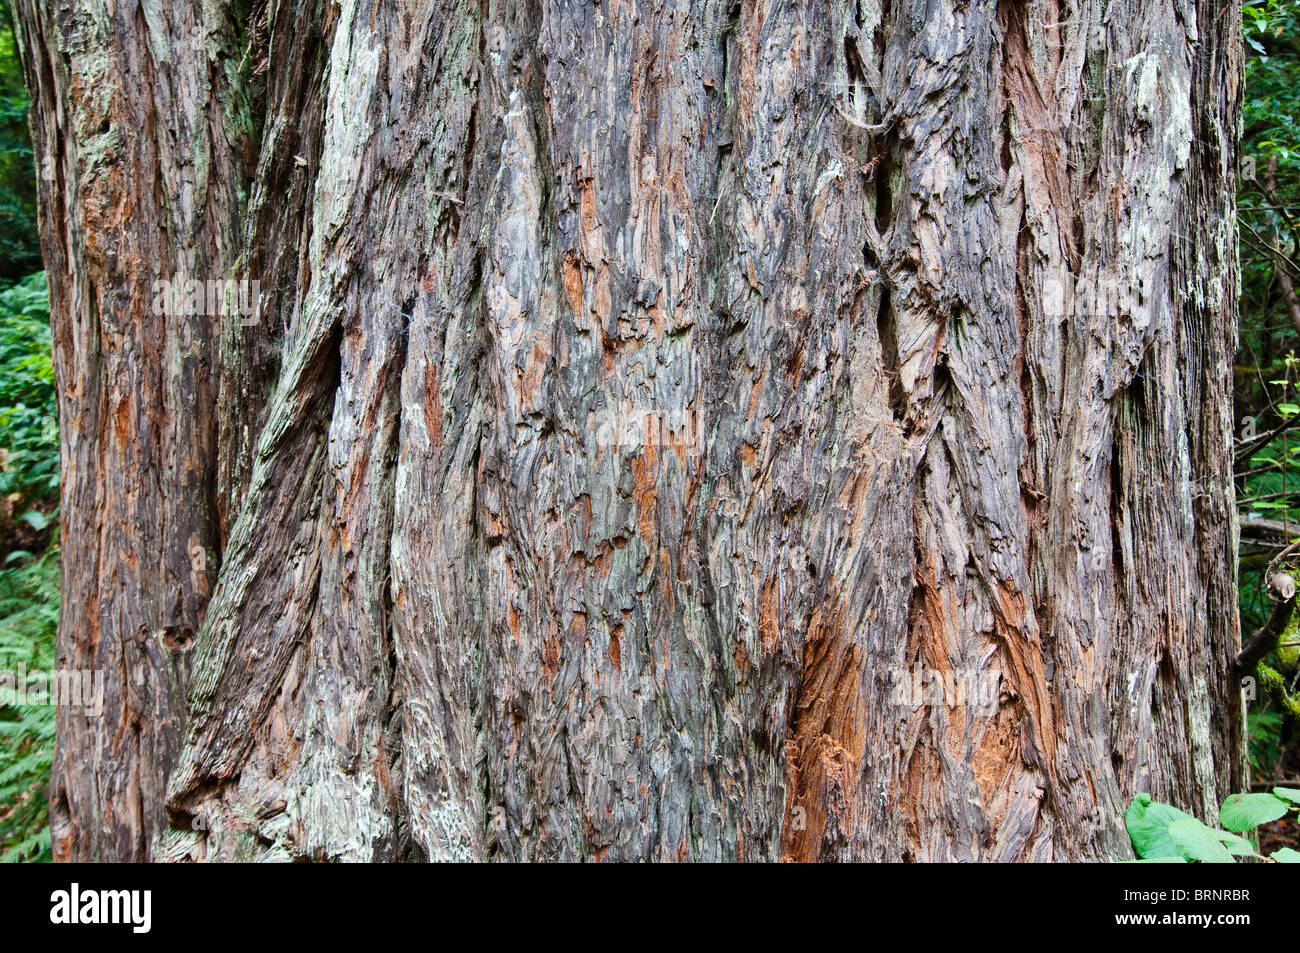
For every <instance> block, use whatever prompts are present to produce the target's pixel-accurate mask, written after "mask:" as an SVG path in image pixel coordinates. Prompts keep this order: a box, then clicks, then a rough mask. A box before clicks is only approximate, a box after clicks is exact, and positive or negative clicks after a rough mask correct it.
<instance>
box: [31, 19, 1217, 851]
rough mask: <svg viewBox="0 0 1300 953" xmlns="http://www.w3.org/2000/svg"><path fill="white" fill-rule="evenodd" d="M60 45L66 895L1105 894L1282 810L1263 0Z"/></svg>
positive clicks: (203, 22)
mask: <svg viewBox="0 0 1300 953" xmlns="http://www.w3.org/2000/svg"><path fill="white" fill-rule="evenodd" d="M17 11H18V22H19V26H20V31H21V36H22V40H23V44H24V46H25V50H26V70H27V74H28V77H29V80H30V83H31V86H32V90H33V100H34V107H33V118H32V124H33V130H34V138H35V142H36V145H37V149H38V154H39V156H40V157H41V158H42V159H43V160H44V165H43V168H44V169H46V170H47V173H48V174H47V175H46V176H45V177H44V178H43V181H42V183H41V199H42V209H43V221H42V235H43V244H44V251H45V256H46V261H47V264H48V267H49V269H50V277H51V287H52V289H53V290H52V295H53V305H54V311H53V313H54V323H55V347H56V363H57V369H58V375H59V385H60V413H61V420H62V425H63V460H64V468H65V469H64V490H63V520H64V536H63V547H64V560H65V568H64V603H63V605H64V614H63V618H62V621H61V627H60V637H59V655H60V660H61V663H62V664H65V665H67V666H68V667H71V668H96V669H102V670H104V672H105V675H106V679H107V684H108V695H109V703H108V704H107V706H106V714H105V716H104V718H103V719H102V720H90V719H88V718H85V717H84V716H78V715H75V714H67V715H64V716H63V717H62V718H61V721H60V725H59V736H58V748H57V755H56V767H55V778H54V785H53V801H52V806H53V816H54V839H55V849H56V854H57V856H58V857H60V858H62V859H91V858H102V859H145V858H158V859H163V858H165V859H182V858H194V859H224V858H257V859H290V858H292V859H341V860H372V859H424V858H427V859H503V860H524V859H529V860H535V859H577V858H593V859H609V860H626V859H702V860H712V859H728V860H738V859H743V860H776V859H794V860H816V859H822V860H841V859H843V860H848V859H917V860H942V859H985V860H994V859H996V860H1015V859H1035V860H1046V859H1096V858H1104V857H1115V856H1121V855H1123V854H1124V853H1125V852H1126V850H1127V838H1126V836H1125V834H1124V832H1123V828H1122V813H1123V809H1124V806H1125V804H1126V803H1127V800H1128V799H1129V798H1130V797H1131V796H1132V795H1133V794H1134V793H1136V792H1138V791H1142V790H1145V791H1149V792H1151V793H1152V794H1153V795H1154V796H1156V797H1157V798H1159V799H1161V800H1165V801H1170V802H1173V803H1177V804H1179V805H1180V806H1182V807H1184V808H1187V809H1189V810H1192V811H1194V812H1195V813H1197V814H1198V815H1202V816H1211V817H1212V815H1213V814H1214V811H1215V804H1217V802H1218V801H1219V800H1220V799H1221V797H1222V796H1223V795H1224V794H1225V793H1227V792H1228V791H1229V790H1230V789H1231V788H1232V787H1233V785H1234V784H1235V783H1236V781H1237V780H1238V778H1237V775H1238V772H1239V764H1240V755H1241V728H1240V719H1241V704H1240V691H1239V686H1237V684H1236V682H1235V678H1234V674H1233V659H1234V657H1235V654H1236V651H1237V649H1238V648H1239V636H1238V630H1237V616H1236V599H1235V555H1234V553H1235V540H1234V536H1235V524H1234V520H1235V516H1234V508H1233V506H1232V505H1231V500H1232V496H1231V495H1232V492H1233V491H1232V480H1231V438H1232V434H1231V407H1230V402H1231V389H1230V383H1231V378H1230V372H1231V371H1230V360H1229V359H1230V356H1231V353H1232V349H1233V339H1234V333H1235V331H1234V313H1235V312H1234V308H1235V290H1236V264H1235V261H1236V246H1235V229H1234V216H1235V208H1234V200H1233V196H1232V182H1233V170H1234V165H1235V161H1236V156H1235V135H1236V126H1237V109H1238V106H1237V102H1238V96H1239V72H1240V57H1239V54H1238V39H1237V37H1238V34H1239V24H1238V18H1239V12H1238V8H1237V6H1236V5H1235V4H1234V3H1232V2H1230V0H1117V2H1112V3H1109V4H1102V3H1099V2H1095V0H1078V2H1069V0H1061V2H1057V0H1028V2H1023V0H1001V2H997V3H992V2H985V3H957V2H954V0H804V2H779V0H739V2H732V0H704V2H698V3H686V2H668V0H642V2H638V0H596V2H590V0H480V2H470V0H441V2H424V0H338V2H333V0H315V2H311V0H304V2H299V3H290V2H286V0H252V2H250V3H226V2H221V0H203V2H199V0H188V2H186V0H182V2H176V3H173V2H164V0H77V2H72V0H17ZM184 279H195V280H198V281H212V280H218V281H230V282H234V283H236V285H239V286H240V287H243V288H244V289H245V290H246V289H247V287H249V286H250V285H252V283H256V284H255V285H252V286H253V287H255V289H256V293H257V297H258V302H259V306H258V308H257V309H256V313H255V314H253V315H251V316H250V315H248V314H245V313H242V312H241V311H240V309H231V308H229V307H222V308H218V309H215V310H217V311H218V312H220V313H217V314H213V313H210V312H211V311H213V310H214V309H213V308H199V309H197V310H198V311H199V312H200V313H193V312H194V311H195V310H196V309H195V308H193V307H177V306H176V304H175V302H172V303H171V304H170V305H168V304H166V301H164V306H163V307H161V308H160V307H159V306H158V300H157V296H156V291H155V289H156V283H157V282H160V281H165V282H172V283H175V282H177V281H180V280H184ZM239 283H246V284H242V285H240V284H239ZM167 300H170V299H167ZM225 303H226V304H228V303H229V296H227V299H226V302H225ZM160 312H161V313H160ZM919 672H924V673H926V677H925V679H924V681H925V684H927V685H933V684H940V685H945V683H946V687H947V689H948V690H947V691H944V692H941V697H938V698H937V699H935V698H929V697H928V696H927V698H926V699H925V700H924V703H919V704H918V701H917V699H916V698H915V697H914V693H908V692H902V693H900V691H899V687H900V685H902V686H905V685H907V684H909V680H910V679H911V674H912V673H919ZM973 674H974V675H976V676H981V677H983V676H988V675H993V676H994V682H993V684H995V685H996V691H994V692H993V694H992V697H991V699H990V698H985V699H980V700H979V703H978V704H977V703H976V702H975V699H974V698H973V697H962V695H961V693H960V692H957V693H954V692H953V691H952V690H951V689H952V686H954V685H956V684H957V683H958V682H960V681H962V680H963V679H964V680H966V681H967V682H970V679H971V677H972V675H973ZM945 680H946V682H945ZM918 681H919V679H918Z"/></svg>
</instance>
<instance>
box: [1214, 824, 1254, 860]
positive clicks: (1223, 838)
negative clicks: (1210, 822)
mask: <svg viewBox="0 0 1300 953" xmlns="http://www.w3.org/2000/svg"><path fill="white" fill-rule="evenodd" d="M1206 830H1208V831H1209V832H1210V833H1211V834H1213V835H1214V836H1215V838H1216V839H1217V840H1218V841H1219V843H1221V844H1222V845H1223V846H1224V847H1226V848H1228V853H1230V854H1236V855H1237V856H1238V857H1254V856H1255V855H1256V854H1258V853H1259V851H1257V850H1256V849H1255V845H1254V844H1252V843H1251V842H1250V841H1248V840H1246V838H1244V837H1239V836H1237V835H1236V834H1229V833H1228V832H1227V831H1219V830H1215V829H1214V828H1213V827H1208V828H1206Z"/></svg>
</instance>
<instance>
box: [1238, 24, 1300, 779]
mask: <svg viewBox="0 0 1300 953" xmlns="http://www.w3.org/2000/svg"><path fill="white" fill-rule="evenodd" d="M1242 26H1243V34H1244V38H1245V41H1246V50H1245V52H1246V54H1247V55H1246V85H1245V90H1244V96H1243V102H1242V130H1243V135H1242V141H1241V150H1240V152H1241V162H1242V178H1241V181H1240V186H1239V188H1238V192H1237V205H1238V210H1239V224H1238V235H1239V238H1240V248H1241V295H1240V299H1239V303H1240V320H1239V334H1238V350H1237V359H1236V370H1235V374H1234V378H1235V382H1234V397H1235V402H1236V418H1237V426H1238V434H1237V436H1238V459H1237V461H1236V470H1237V473H1238V480H1237V499H1238V503H1239V506H1240V514H1241V520H1242V524H1243V527H1248V526H1250V525H1252V524H1253V525H1255V526H1262V525H1264V524H1265V523H1267V522H1269V521H1271V522H1272V523H1273V524H1275V525H1277V524H1280V525H1281V526H1284V527H1289V526H1291V525H1298V526H1300V388H1298V387H1297V385H1298V384H1300V361H1297V360H1296V359H1295V356H1294V355H1295V354H1297V353H1300V327H1297V322H1296V319H1295V317H1294V314H1293V311H1294V309H1293V304H1294V303H1295V301H1294V299H1293V298H1292V297H1291V296H1290V295H1289V294H1288V291H1287V287H1286V286H1287V283H1288V281H1289V282H1290V284H1291V285H1292V286H1293V287H1296V288H1300V0H1247V2H1246V3H1245V4H1244V6H1243V8H1242ZM1252 173H1253V174H1252ZM1278 428H1280V429H1279V432H1278V433H1277V434H1276V435H1275V437H1274V438H1273V439H1271V440H1268V441H1267V443H1265V444H1264V445H1263V446H1260V445H1259V444H1258V440H1257V439H1255V438H1254V436H1253V435H1254V434H1256V433H1258V434H1269V433H1271V432H1272V431H1274V430H1275V429H1278ZM1287 535H1288V534H1287V532H1286V531H1285V530H1284V531H1265V532H1248V531H1245V530H1243V533H1242V546H1241V573H1240V577H1239V589H1240V593H1241V597H1240V598H1241V601H1240V610H1241V621H1242V629H1243V632H1244V633H1245V634H1246V635H1247V636H1248V635H1249V634H1250V633H1251V632H1252V631H1254V630H1256V629H1258V628H1260V627H1261V626H1262V625H1263V624H1264V622H1265V620H1266V619H1267V618H1268V616H1269V613H1270V612H1271V611H1272V608H1273V606H1272V603H1271V602H1270V601H1269V600H1268V599H1267V598H1266V596H1265V586H1264V580H1263V578H1262V573H1263V570H1264V569H1265V567H1266V566H1268V565H1269V563H1270V562H1271V560H1272V558H1273V557H1274V556H1275V555H1276V554H1277V553H1278V551H1279V550H1280V549H1281V547H1282V545H1283V543H1284V541H1285V537H1286V536H1287ZM1281 641H1282V643H1283V644H1282V645H1281V646H1279V648H1278V650H1277V651H1275V652H1272V653H1270V654H1269V655H1268V656H1267V657H1266V658H1265V659H1264V660H1263V662H1262V663H1261V665H1260V670H1259V671H1258V672H1257V673H1255V674H1256V679H1257V681H1258V682H1259V683H1260V684H1259V687H1260V689H1261V691H1260V692H1259V696H1258V697H1257V698H1256V699H1255V701H1254V702H1253V703H1252V705H1251V711H1250V722H1249V726H1248V728H1249V731H1248V739H1249V746H1250V747H1249V751H1250V760H1251V765H1252V767H1253V769H1254V771H1255V776H1256V777H1257V778H1260V779H1267V778H1271V777H1276V776H1277V775H1278V774H1279V773H1285V771H1286V770H1288V769H1287V768H1286V765H1287V764H1288V763H1289V762H1288V747H1289V746H1290V745H1291V744H1292V741H1293V739H1294V738H1295V737H1300V733H1298V732H1297V731H1296V728H1297V725H1296V711H1297V710H1298V709H1297V704H1296V703H1295V698H1296V692H1297V689H1298V688H1300V664H1298V663H1300V645H1296V644H1291V645H1287V644H1286V643H1287V642H1290V643H1297V642H1300V636H1298V635H1297V633H1296V631H1295V629H1294V627H1292V628H1291V629H1289V630H1288V632H1287V633H1286V635H1284V637H1283V639H1282V640H1281Z"/></svg>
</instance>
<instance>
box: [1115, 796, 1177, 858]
mask: <svg viewBox="0 0 1300 953" xmlns="http://www.w3.org/2000/svg"><path fill="white" fill-rule="evenodd" d="M1184 818H1187V819H1192V818H1191V815H1189V814H1185V813H1183V812H1182V811H1180V810H1178V808H1176V807H1170V806H1169V805H1168V804H1161V803H1160V802H1159V801H1153V800H1151V795H1150V794H1139V795H1137V796H1136V797H1134V798H1133V802H1132V803H1131V804H1129V806H1128V810H1127V811H1125V812H1124V826H1125V827H1126V828H1127V829H1128V836H1129V840H1130V841H1132V842H1133V852H1134V853H1135V854H1137V855H1138V857H1141V858H1144V859H1148V860H1149V859H1154V858H1159V857H1177V858H1179V859H1180V860H1181V859H1182V858H1183V853H1182V851H1180V850H1179V849H1178V845H1176V844H1175V843H1174V842H1173V840H1171V839H1170V837H1169V825H1170V824H1172V823H1173V822H1174V821H1178V820H1182V819H1184Z"/></svg>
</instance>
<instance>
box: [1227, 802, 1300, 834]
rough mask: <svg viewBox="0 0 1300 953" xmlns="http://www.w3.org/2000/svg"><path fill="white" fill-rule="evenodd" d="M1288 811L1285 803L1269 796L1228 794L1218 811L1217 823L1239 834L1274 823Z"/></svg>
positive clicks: (1288, 806) (1288, 808)
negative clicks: (1261, 825) (1270, 822)
mask: <svg viewBox="0 0 1300 953" xmlns="http://www.w3.org/2000/svg"><path fill="white" fill-rule="evenodd" d="M1288 810H1290V805H1288V804H1287V802H1286V801H1284V800H1282V799H1281V798H1278V797H1274V796H1273V795H1271V794H1230V795H1228V797H1227V799H1226V800H1225V801H1224V802H1223V807H1222V808H1221V809H1220V811H1219V823H1220V824H1222V825H1223V826H1224V827H1226V828H1227V829H1228V830H1230V831H1236V832H1237V833H1238V834H1240V833H1241V832H1242V831H1248V830H1250V829H1251V828H1254V827H1259V825H1260V824H1267V823H1268V822H1269V821H1276V820H1277V819H1278V818H1279V817H1281V816H1282V815H1283V814H1285V813H1286V812H1287V811H1288Z"/></svg>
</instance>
